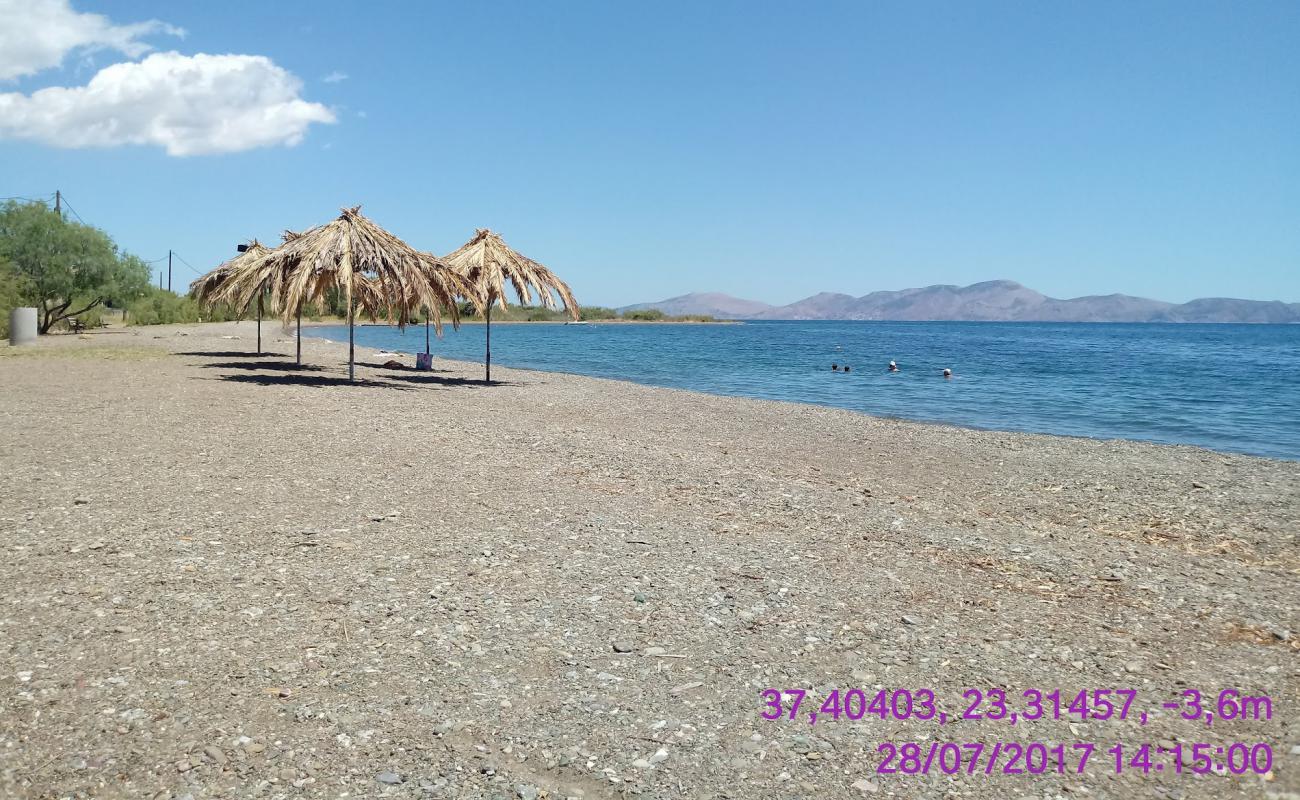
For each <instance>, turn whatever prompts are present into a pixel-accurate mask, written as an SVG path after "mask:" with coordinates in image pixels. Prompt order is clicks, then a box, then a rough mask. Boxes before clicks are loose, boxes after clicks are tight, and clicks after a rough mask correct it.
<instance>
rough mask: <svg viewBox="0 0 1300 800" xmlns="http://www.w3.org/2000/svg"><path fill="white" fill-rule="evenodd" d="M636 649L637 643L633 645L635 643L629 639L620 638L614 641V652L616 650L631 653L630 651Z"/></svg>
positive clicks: (616, 651)
mask: <svg viewBox="0 0 1300 800" xmlns="http://www.w3.org/2000/svg"><path fill="white" fill-rule="evenodd" d="M634 649H636V648H635V645H633V644H632V643H631V642H629V641H625V640H622V639H620V640H618V641H616V642H614V652H615V653H630V652H632V651H633V650H634Z"/></svg>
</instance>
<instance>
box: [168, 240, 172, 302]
mask: <svg viewBox="0 0 1300 800" xmlns="http://www.w3.org/2000/svg"><path fill="white" fill-rule="evenodd" d="M171 290H172V251H170V250H168V251H167V291H169V292H170V291H171Z"/></svg>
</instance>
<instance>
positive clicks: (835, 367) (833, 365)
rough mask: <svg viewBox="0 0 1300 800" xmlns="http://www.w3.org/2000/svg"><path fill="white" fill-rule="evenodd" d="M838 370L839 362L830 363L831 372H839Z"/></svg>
mask: <svg viewBox="0 0 1300 800" xmlns="http://www.w3.org/2000/svg"><path fill="white" fill-rule="evenodd" d="M839 371H840V365H839V364H831V372H839Z"/></svg>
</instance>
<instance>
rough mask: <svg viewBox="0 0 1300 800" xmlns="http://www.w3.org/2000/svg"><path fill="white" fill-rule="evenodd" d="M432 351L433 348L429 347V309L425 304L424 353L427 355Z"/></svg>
mask: <svg viewBox="0 0 1300 800" xmlns="http://www.w3.org/2000/svg"><path fill="white" fill-rule="evenodd" d="M432 353H433V350H432V348H430V347H429V309H428V307H427V306H426V307H425V309H424V354H425V355H426V356H427V355H431V354H432Z"/></svg>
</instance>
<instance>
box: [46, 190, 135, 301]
mask: <svg viewBox="0 0 1300 800" xmlns="http://www.w3.org/2000/svg"><path fill="white" fill-rule="evenodd" d="M54 213H55V214H58V215H59V221H62V220H63V192H61V191H59V190H58V189H55V190H54ZM159 288H161V287H159Z"/></svg>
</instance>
